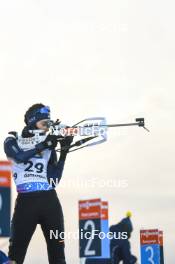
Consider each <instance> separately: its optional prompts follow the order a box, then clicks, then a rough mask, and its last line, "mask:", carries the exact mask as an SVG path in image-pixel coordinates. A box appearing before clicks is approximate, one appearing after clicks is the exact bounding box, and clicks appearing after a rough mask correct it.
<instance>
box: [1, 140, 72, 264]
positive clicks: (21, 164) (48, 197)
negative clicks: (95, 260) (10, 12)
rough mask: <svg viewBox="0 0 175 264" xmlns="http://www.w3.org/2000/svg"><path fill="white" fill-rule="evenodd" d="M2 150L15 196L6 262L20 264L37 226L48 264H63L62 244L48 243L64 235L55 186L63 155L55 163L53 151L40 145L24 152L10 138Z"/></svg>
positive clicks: (55, 157) (62, 242) (16, 142)
mask: <svg viewBox="0 0 175 264" xmlns="http://www.w3.org/2000/svg"><path fill="white" fill-rule="evenodd" d="M4 150H5V153H6V155H7V157H8V159H10V160H11V161H12V163H13V167H12V170H13V178H14V181H15V184H16V187H17V192H18V196H17V199H16V204H15V209H14V214H13V218H12V224H11V237H10V245H9V254H8V255H9V258H10V259H11V260H14V261H16V263H17V264H22V263H23V262H24V258H25V255H26V252H27V248H28V245H29V242H30V240H31V238H32V235H33V233H34V231H35V229H36V226H37V224H40V225H41V228H42V231H43V234H44V237H45V240H46V243H47V251H48V259H49V263H50V264H66V261H65V254H64V241H62V240H61V239H60V238H59V237H55V236H52V239H50V232H51V231H52V232H54V233H56V232H58V233H59V234H60V233H61V232H64V219H63V212H62V207H61V204H60V202H59V199H58V197H57V194H56V191H55V186H56V184H58V183H59V181H60V179H61V176H62V173H63V169H64V163H65V159H66V155H67V153H66V152H61V154H60V158H59V160H58V161H57V155H56V151H55V149H52V150H49V149H45V147H44V146H43V145H42V144H38V145H37V146H36V147H35V146H34V148H32V149H29V150H25V151H24V150H23V149H21V148H20V147H19V144H18V141H17V139H16V138H14V137H11V136H10V137H8V138H7V139H6V140H5V142H4ZM55 183H56V184H55Z"/></svg>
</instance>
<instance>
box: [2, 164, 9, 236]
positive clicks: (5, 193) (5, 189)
mask: <svg viewBox="0 0 175 264" xmlns="http://www.w3.org/2000/svg"><path fill="white" fill-rule="evenodd" d="M10 212H11V163H10V162H9V161H0V237H9V235H10Z"/></svg>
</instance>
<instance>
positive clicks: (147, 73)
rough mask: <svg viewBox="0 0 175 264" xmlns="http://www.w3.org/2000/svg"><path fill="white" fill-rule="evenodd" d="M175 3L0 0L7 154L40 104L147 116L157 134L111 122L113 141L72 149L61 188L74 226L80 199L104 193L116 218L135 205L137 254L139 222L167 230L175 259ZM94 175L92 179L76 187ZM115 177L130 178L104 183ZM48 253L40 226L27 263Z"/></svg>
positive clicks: (169, 259) (71, 251) (0, 103)
mask: <svg viewBox="0 0 175 264" xmlns="http://www.w3.org/2000/svg"><path fill="white" fill-rule="evenodd" d="M174 8H175V4H174V1H173V0H167V1H166V2H165V1H163V0H159V1H158V0H155V1H151V0H147V1H139V0H132V1H129V0H118V1H116V0H109V1H105V0H89V1H85V0H74V1H71V0H66V1H59V0H57V1H56V0H42V1H41V0H30V1H28V0H6V1H2V0H1V1H0V89H1V94H0V115H1V118H0V120H1V129H0V133H1V134H0V144H1V148H0V157H1V159H5V158H6V157H5V155H4V152H3V146H2V144H3V141H4V138H5V137H6V135H7V132H8V131H10V130H16V131H20V130H21V129H22V127H23V126H24V123H23V118H24V113H25V111H26V110H27V108H28V107H29V106H31V105H32V104H33V103H38V102H42V103H44V104H46V105H49V106H50V107H51V110H52V117H53V119H56V118H60V119H61V120H63V122H64V123H67V124H73V123H75V122H76V121H79V120H81V119H83V118H85V117H93V116H105V117H106V118H107V120H108V122H109V123H111V122H130V121H131V122H132V121H134V118H135V117H142V116H143V117H145V118H146V122H147V126H148V128H149V129H150V130H151V133H147V132H146V131H144V130H143V129H141V128H140V129H139V128H137V127H133V128H132V127H131V128H122V129H117V130H115V131H114V130H112V131H111V130H110V131H109V136H108V141H107V143H105V144H103V145H99V146H96V147H94V148H91V149H90V148H89V149H84V150H81V151H79V152H78V151H77V152H75V153H72V154H70V155H69V156H68V158H67V162H66V165H65V171H64V176H63V178H62V182H61V185H60V186H58V187H57V193H58V195H59V198H60V200H61V202H62V205H63V209H64V216H65V227H66V231H67V232H68V231H76V230H77V228H78V200H79V199H81V198H96V197H97V198H98V197H100V198H102V199H104V200H108V201H109V205H110V223H111V224H112V223H116V222H117V221H119V220H120V219H121V218H122V217H123V216H124V215H125V212H126V211H127V210H128V209H129V210H131V211H132V212H133V224H134V227H135V230H134V232H133V236H132V249H133V252H134V253H135V254H136V255H137V256H138V255H139V230H140V228H160V229H162V230H164V233H165V234H164V236H165V239H164V240H165V256H166V263H168V264H173V263H174V258H175V256H174V254H175V253H174V250H173V248H175V236H174V234H175V225H174V219H175V211H174V204H175V195H174V185H175V178H174V171H175V162H174V148H175V144H174V132H175V131H174V130H175V125H174V116H175V109H174V96H175V92H174V85H175V79H174V70H175V49H174V47H175V27H174V24H175V16H174ZM93 177H95V178H96V179H97V180H96V181H97V182H96V186H95V188H91V187H90V186H87V188H80V186H78V184H77V185H76V184H75V186H74V187H73V188H72V187H70V184H69V181H74V180H75V181H76V182H78V181H80V180H81V181H83V182H86V180H89V179H92V178H93ZM108 179H112V180H113V181H115V182H120V181H127V183H128V187H127V188H121V187H115V188H111V187H109V186H108V187H105V188H103V187H102V186H101V181H104V180H105V181H107V180H108ZM13 193H14V195H13V198H14V199H15V196H16V192H15V189H14V190H13ZM14 199H13V202H14ZM6 249H7V248H6ZM46 254H47V253H46V246H45V242H44V238H43V235H42V233H41V231H40V229H39V228H38V230H37V232H36V233H35V235H34V237H33V240H32V242H31V244H30V247H29V249H28V253H27V256H26V261H25V264H30V263H33V264H37V263H38V262H39V263H43V264H45V263H47V256H46ZM66 257H67V263H68V264H77V263H78V241H73V240H67V241H66Z"/></svg>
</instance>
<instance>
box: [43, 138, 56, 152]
mask: <svg viewBox="0 0 175 264" xmlns="http://www.w3.org/2000/svg"><path fill="white" fill-rule="evenodd" d="M57 144H58V141H57V136H55V135H48V136H47V137H46V139H45V140H44V141H43V142H42V145H43V146H44V147H45V148H48V149H54V148H56V146H57Z"/></svg>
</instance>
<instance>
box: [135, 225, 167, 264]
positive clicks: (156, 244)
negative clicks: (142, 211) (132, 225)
mask: <svg viewBox="0 0 175 264" xmlns="http://www.w3.org/2000/svg"><path fill="white" fill-rule="evenodd" d="M140 242H141V264H163V263H164V260H163V254H162V251H163V232H162V231H159V230H158V229H151V230H141V231H140Z"/></svg>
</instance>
